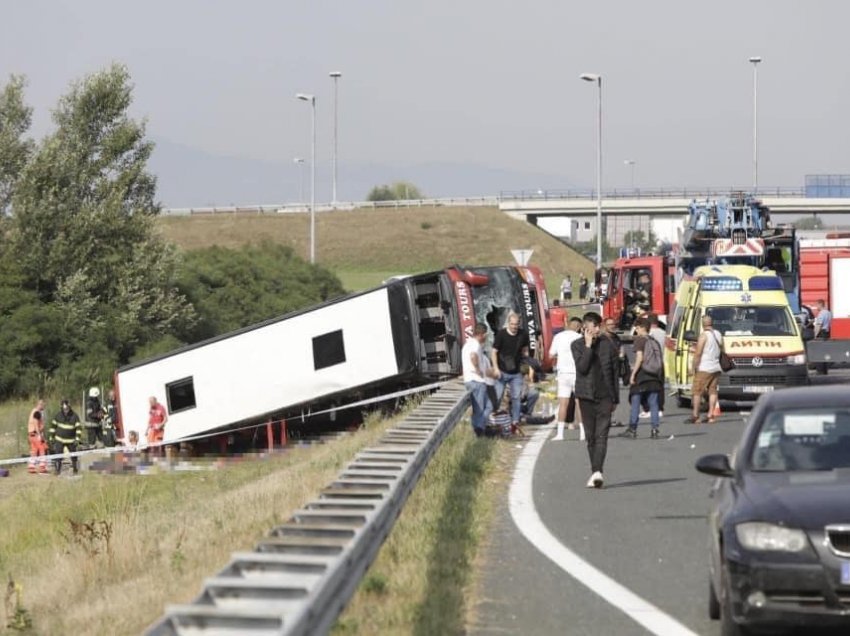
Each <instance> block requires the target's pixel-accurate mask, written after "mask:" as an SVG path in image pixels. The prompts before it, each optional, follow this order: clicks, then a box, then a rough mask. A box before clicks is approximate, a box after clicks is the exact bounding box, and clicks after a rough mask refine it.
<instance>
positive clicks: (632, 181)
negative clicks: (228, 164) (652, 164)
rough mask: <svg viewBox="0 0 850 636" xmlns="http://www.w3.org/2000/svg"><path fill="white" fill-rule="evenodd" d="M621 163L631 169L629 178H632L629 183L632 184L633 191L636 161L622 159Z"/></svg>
mask: <svg viewBox="0 0 850 636" xmlns="http://www.w3.org/2000/svg"><path fill="white" fill-rule="evenodd" d="M623 163H624V164H625V165H627V166H629V168H631V176H632V180H631V183H632V190H634V189H635V166H636V165H637V161H635V160H634V159H624V160H623Z"/></svg>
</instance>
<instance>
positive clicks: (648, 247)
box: [623, 230, 658, 254]
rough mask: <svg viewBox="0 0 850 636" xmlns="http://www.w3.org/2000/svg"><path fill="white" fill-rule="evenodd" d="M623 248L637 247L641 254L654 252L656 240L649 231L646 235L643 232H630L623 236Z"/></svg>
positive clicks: (656, 244)
mask: <svg viewBox="0 0 850 636" xmlns="http://www.w3.org/2000/svg"><path fill="white" fill-rule="evenodd" d="M623 246H624V247H639V248H640V249H641V252H642V253H644V254H645V253H648V252H655V251H656V250H657V249H658V238H657V237H656V236H655V233H654V232H653V231H652V230H650V231H649V234H648V235H647V234H646V233H645V232H644V231H643V230H631V231H629V232H626V233H625V234H624V235H623Z"/></svg>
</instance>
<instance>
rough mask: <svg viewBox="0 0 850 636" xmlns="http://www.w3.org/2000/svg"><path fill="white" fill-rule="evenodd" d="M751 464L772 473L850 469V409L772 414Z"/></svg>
mask: <svg viewBox="0 0 850 636" xmlns="http://www.w3.org/2000/svg"><path fill="white" fill-rule="evenodd" d="M751 465H752V469H753V470H770V471H806V470H833V469H835V468H850V410H847V409H836V408H823V409H799V410H791V411H775V412H773V413H770V414H769V415H767V416H766V417H765V420H764V423H763V424H762V426H761V429H760V430H759V432H758V438H757V440H756V443H755V445H754V447H753V452H752V457H751Z"/></svg>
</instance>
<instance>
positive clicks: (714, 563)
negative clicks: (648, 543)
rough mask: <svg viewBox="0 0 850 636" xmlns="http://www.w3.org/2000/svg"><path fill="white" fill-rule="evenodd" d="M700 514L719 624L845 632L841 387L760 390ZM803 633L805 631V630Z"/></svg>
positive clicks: (849, 604)
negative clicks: (705, 515)
mask: <svg viewBox="0 0 850 636" xmlns="http://www.w3.org/2000/svg"><path fill="white" fill-rule="evenodd" d="M696 468H697V470H699V471H701V472H703V473H706V474H709V475H715V476H717V477H720V479H718V480H717V481H716V482H715V484H714V486H713V488H712V491H711V496H712V497H713V499H714V504H713V507H712V510H711V513H710V515H709V533H710V539H709V553H710V565H709V569H710V579H711V580H710V588H709V590H710V591H709V604H708V606H709V614H710V616H711V618H713V619H722V633H723V634H724V636H728V635H731V634H746V633H750V631H751V628H758V629H762V628H763V629H764V630H767V633H771V634H772V633H778V632H781V631H782V630H783V629H786V630H787V629H790V628H794V627H807V628H810V627H835V628H838V629H840V630H841V632H840V633H845V634H850V387H841V386H822V387H805V388H793V389H785V390H782V391H776V392H774V393H768V394H765V395H762V396H761V397H760V398H759V400H758V402H756V404H755V406H754V407H753V411H752V413H751V415H750V418H749V421H748V424H747V427H746V430H745V431H744V433H743V436H742V437H741V441H740V442H739V443H738V445H737V447H736V449H735V451H734V452H733V454H732V456H731V459H730V458H729V457H727V456H726V455H706V456H705V457H702V458H700V459H699V460H698V461H697V464H696ZM806 633H808V632H806Z"/></svg>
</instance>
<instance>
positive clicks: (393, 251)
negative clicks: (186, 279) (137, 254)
mask: <svg viewBox="0 0 850 636" xmlns="http://www.w3.org/2000/svg"><path fill="white" fill-rule="evenodd" d="M158 222H159V224H160V227H161V229H162V232H163V234H164V235H165V237H166V238H167V239H169V240H170V241H172V242H174V243H175V244H177V245H178V246H179V247H180V248H182V249H186V250H191V249H196V248H200V247H207V246H209V245H222V246H225V247H236V246H240V245H245V244H247V243H252V242H258V241H260V240H262V239H269V240H271V241H273V242H275V243H281V244H284V245H290V246H291V247H292V248H293V249H294V250H295V252H296V253H298V254H303V255H304V256H305V257H306V256H307V254H308V253H309V216H308V215H306V214H280V215H268V214H267V215H233V214H230V215H224V214H222V215H209V216H194V217H162V218H160V219H159V221H158ZM519 248H530V249H533V250H534V254H533V256H532V258H531V263H532V264H535V265H537V266H538V267H540V268H541V269H542V270H543V274H544V276H545V277H546V281H547V287H548V288H549V292H550V294H552V293H554V292H556V291H557V287H558V285H560V282H561V279H562V278H563V276H564V274H566V273H568V272H569V273H571V274H572V275H573V278H576V277H577V276H578V274H579V273H581V272H583V273H584V274H586V275H588V276H590V275H591V274H592V273H593V263H591V261H589V260H588V259H587V258H585V257H583V256H581V255H580V254H578V253H577V252H575V251H574V250H573V249H571V248H570V247H568V246H566V245H564V244H563V243H562V242H560V241H558V240H557V239H555V238H553V237H551V236H549V235H548V234H546V233H545V232H543V231H542V230H540V229H538V228H536V227H534V226H532V225H530V224H529V223H525V222H522V221H518V220H515V219H513V218H511V217H509V216H507V215H506V214H503V213H502V212H500V211H499V210H498V209H497V208H493V207H422V208H400V209H360V210H353V211H346V212H322V213H320V214H317V215H316V260H317V262H318V263H320V264H322V265H324V266H326V267H327V268H329V269H330V270H332V271H334V272H336V273H338V274H340V275H342V276H343V277H345V276H350V278H348V279H347V280H348V284H352V282H354V283H361V284H362V283H364V282H365V283H367V284H364V287H369V286H371V285H373V284H377V283H379V282H380V281H381V280H382V279H383V278H386V275H387V273H394V274H410V273H415V272H425V271H431V270H437V269H442V268H444V267H446V266H448V265H452V264H455V263H460V264H463V265H501V264H505V263H513V257H512V256H511V252H510V250H511V249H519ZM376 273H377V274H376ZM370 274H376V275H372V276H369V275H370ZM358 275H360V279H359V280H358ZM364 275H366V276H365V278H364ZM350 289H352V291H354V290H356V289H360V288H354V287H351V288H350Z"/></svg>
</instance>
